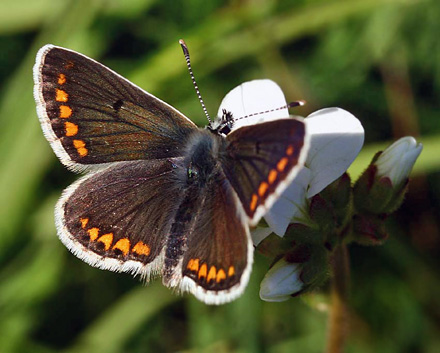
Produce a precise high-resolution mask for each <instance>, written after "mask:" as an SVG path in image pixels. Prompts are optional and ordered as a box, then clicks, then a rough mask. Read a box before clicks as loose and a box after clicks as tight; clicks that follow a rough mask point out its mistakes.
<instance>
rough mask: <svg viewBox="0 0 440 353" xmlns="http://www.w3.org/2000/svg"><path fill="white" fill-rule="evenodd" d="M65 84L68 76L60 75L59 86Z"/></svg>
mask: <svg viewBox="0 0 440 353" xmlns="http://www.w3.org/2000/svg"><path fill="white" fill-rule="evenodd" d="M65 83H66V75H64V74H59V75H58V84H59V85H64V84H65Z"/></svg>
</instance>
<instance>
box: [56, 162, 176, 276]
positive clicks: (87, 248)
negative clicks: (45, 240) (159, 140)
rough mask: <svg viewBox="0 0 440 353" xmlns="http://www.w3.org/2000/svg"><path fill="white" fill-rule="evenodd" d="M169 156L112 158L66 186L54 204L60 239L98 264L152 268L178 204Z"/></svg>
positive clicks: (156, 264) (138, 269) (139, 271)
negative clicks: (115, 160)
mask: <svg viewBox="0 0 440 353" xmlns="http://www.w3.org/2000/svg"><path fill="white" fill-rule="evenodd" d="M173 161H174V162H178V158H176V159H174V160H155V161H133V162H121V163H116V164H115V165H113V166H111V167H109V168H107V169H105V170H102V171H99V172H96V173H94V174H92V175H90V176H86V177H85V178H83V179H81V180H80V181H78V182H76V183H75V184H73V185H72V186H70V187H69V188H68V189H67V190H66V191H65V193H64V195H63V196H62V198H61V199H60V201H59V202H58V205H57V207H56V218H57V219H56V220H57V226H58V233H59V235H60V238H61V240H62V241H63V242H64V243H65V245H66V246H67V247H68V248H69V249H70V250H71V251H72V252H73V253H75V254H76V255H77V256H78V257H80V258H82V259H83V260H85V261H86V262H88V263H90V264H91V265H93V266H97V267H99V268H103V269H110V270H116V271H125V272H131V273H134V274H141V275H142V276H143V277H149V275H150V273H151V272H153V273H156V272H158V271H159V270H160V269H161V268H162V265H163V254H164V246H165V244H166V234H167V233H168V232H169V225H170V222H171V218H172V216H173V214H174V213H175V208H176V207H177V205H178V204H179V194H178V190H177V186H176V183H175V181H174V180H175V178H174V176H173V175H174V173H175V164H174V163H173Z"/></svg>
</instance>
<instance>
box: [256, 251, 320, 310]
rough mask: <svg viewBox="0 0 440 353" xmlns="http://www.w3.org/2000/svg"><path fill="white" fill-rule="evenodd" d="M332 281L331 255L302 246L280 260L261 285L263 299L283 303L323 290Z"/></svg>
mask: <svg viewBox="0 0 440 353" xmlns="http://www.w3.org/2000/svg"><path fill="white" fill-rule="evenodd" d="M327 278H328V252H327V250H326V249H325V248H324V247H323V246H317V245H316V244H314V245H312V244H301V245H299V246H297V247H295V248H294V249H293V250H291V251H290V252H288V253H287V254H286V255H285V256H284V257H283V258H281V259H280V260H278V261H277V262H276V263H275V264H274V265H273V266H272V267H271V268H270V269H269V271H268V272H267V273H266V275H265V277H264V279H263V281H262V282H261V285H260V298H261V299H263V300H265V301H271V302H279V301H285V300H287V299H289V298H290V297H293V296H297V295H299V294H301V293H304V292H307V291H310V290H313V289H315V288H317V287H319V286H321V285H322V284H323V283H324V282H325V281H326V280H327Z"/></svg>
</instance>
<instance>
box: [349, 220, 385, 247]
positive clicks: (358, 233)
mask: <svg viewBox="0 0 440 353" xmlns="http://www.w3.org/2000/svg"><path fill="white" fill-rule="evenodd" d="M352 238H353V241H355V242H356V243H358V244H361V245H380V244H382V243H383V242H384V241H385V240H386V239H387V238H388V234H387V232H386V231H385V227H384V217H383V216H377V215H356V216H355V217H354V218H353V233H352Z"/></svg>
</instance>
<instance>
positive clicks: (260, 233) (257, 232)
mask: <svg viewBox="0 0 440 353" xmlns="http://www.w3.org/2000/svg"><path fill="white" fill-rule="evenodd" d="M272 232H273V230H272V229H270V228H268V227H265V228H256V229H254V230H253V231H252V232H251V237H252V241H253V242H254V245H255V246H258V244H260V243H261V242H262V241H263V239H265V238H266V237H268V236H269V235H270V234H272Z"/></svg>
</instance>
